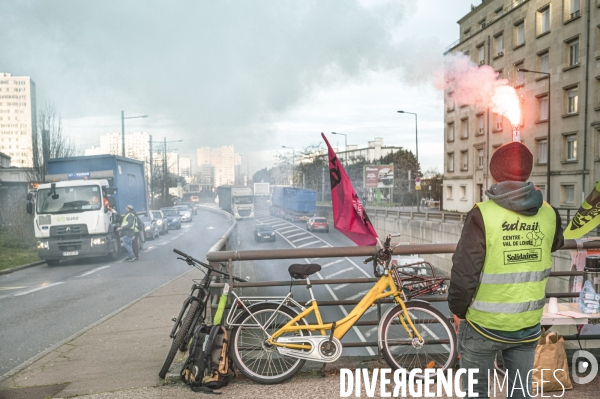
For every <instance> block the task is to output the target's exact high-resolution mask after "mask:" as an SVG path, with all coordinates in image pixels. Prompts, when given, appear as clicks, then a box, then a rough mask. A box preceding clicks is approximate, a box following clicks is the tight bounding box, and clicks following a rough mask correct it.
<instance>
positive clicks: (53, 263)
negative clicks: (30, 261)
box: [46, 259, 60, 266]
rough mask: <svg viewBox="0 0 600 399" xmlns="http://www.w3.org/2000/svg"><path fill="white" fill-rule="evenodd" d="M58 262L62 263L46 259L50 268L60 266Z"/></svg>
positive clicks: (57, 260)
mask: <svg viewBox="0 0 600 399" xmlns="http://www.w3.org/2000/svg"><path fill="white" fill-rule="evenodd" d="M58 262H60V260H59V259H46V264H47V265H48V266H56V265H58Z"/></svg>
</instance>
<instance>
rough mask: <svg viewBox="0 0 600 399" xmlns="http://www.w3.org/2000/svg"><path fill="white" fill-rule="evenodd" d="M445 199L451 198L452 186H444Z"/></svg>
mask: <svg viewBox="0 0 600 399" xmlns="http://www.w3.org/2000/svg"><path fill="white" fill-rule="evenodd" d="M446 199H449V200H451V199H452V186H446Z"/></svg>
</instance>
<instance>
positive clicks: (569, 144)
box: [565, 134, 577, 161]
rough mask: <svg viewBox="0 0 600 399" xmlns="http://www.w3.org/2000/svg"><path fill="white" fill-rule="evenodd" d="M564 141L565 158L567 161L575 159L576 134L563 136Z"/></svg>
mask: <svg viewBox="0 0 600 399" xmlns="http://www.w3.org/2000/svg"><path fill="white" fill-rule="evenodd" d="M565 142H566V146H565V148H566V150H567V154H566V159H567V161H576V160H577V135H575V134H572V135H570V136H566V137H565Z"/></svg>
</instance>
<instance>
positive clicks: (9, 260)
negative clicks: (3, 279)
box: [0, 233, 40, 270]
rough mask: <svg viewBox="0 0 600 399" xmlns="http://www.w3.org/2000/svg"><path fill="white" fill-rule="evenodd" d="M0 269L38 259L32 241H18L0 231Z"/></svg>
mask: <svg viewBox="0 0 600 399" xmlns="http://www.w3.org/2000/svg"><path fill="white" fill-rule="evenodd" d="M0 253H1V254H2V256H0V270H5V269H11V268H13V267H17V266H22V265H27V264H29V263H33V262H37V261H39V260H40V258H39V256H38V253H37V248H36V247H35V245H34V243H33V242H27V241H19V240H16V239H15V238H14V236H11V235H10V234H8V233H0Z"/></svg>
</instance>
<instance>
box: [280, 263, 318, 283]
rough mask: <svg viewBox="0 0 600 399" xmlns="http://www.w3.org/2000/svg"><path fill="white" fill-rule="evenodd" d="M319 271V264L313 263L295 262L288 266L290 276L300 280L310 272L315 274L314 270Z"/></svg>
mask: <svg viewBox="0 0 600 399" xmlns="http://www.w3.org/2000/svg"><path fill="white" fill-rule="evenodd" d="M319 271H321V265H317V264H315V263H304V264H300V263H296V264H293V265H291V266H290V267H289V268H288V272H289V273H290V276H291V277H292V278H295V279H297V280H302V279H305V278H307V277H308V276H310V275H311V274H315V273H316V272H319Z"/></svg>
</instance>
